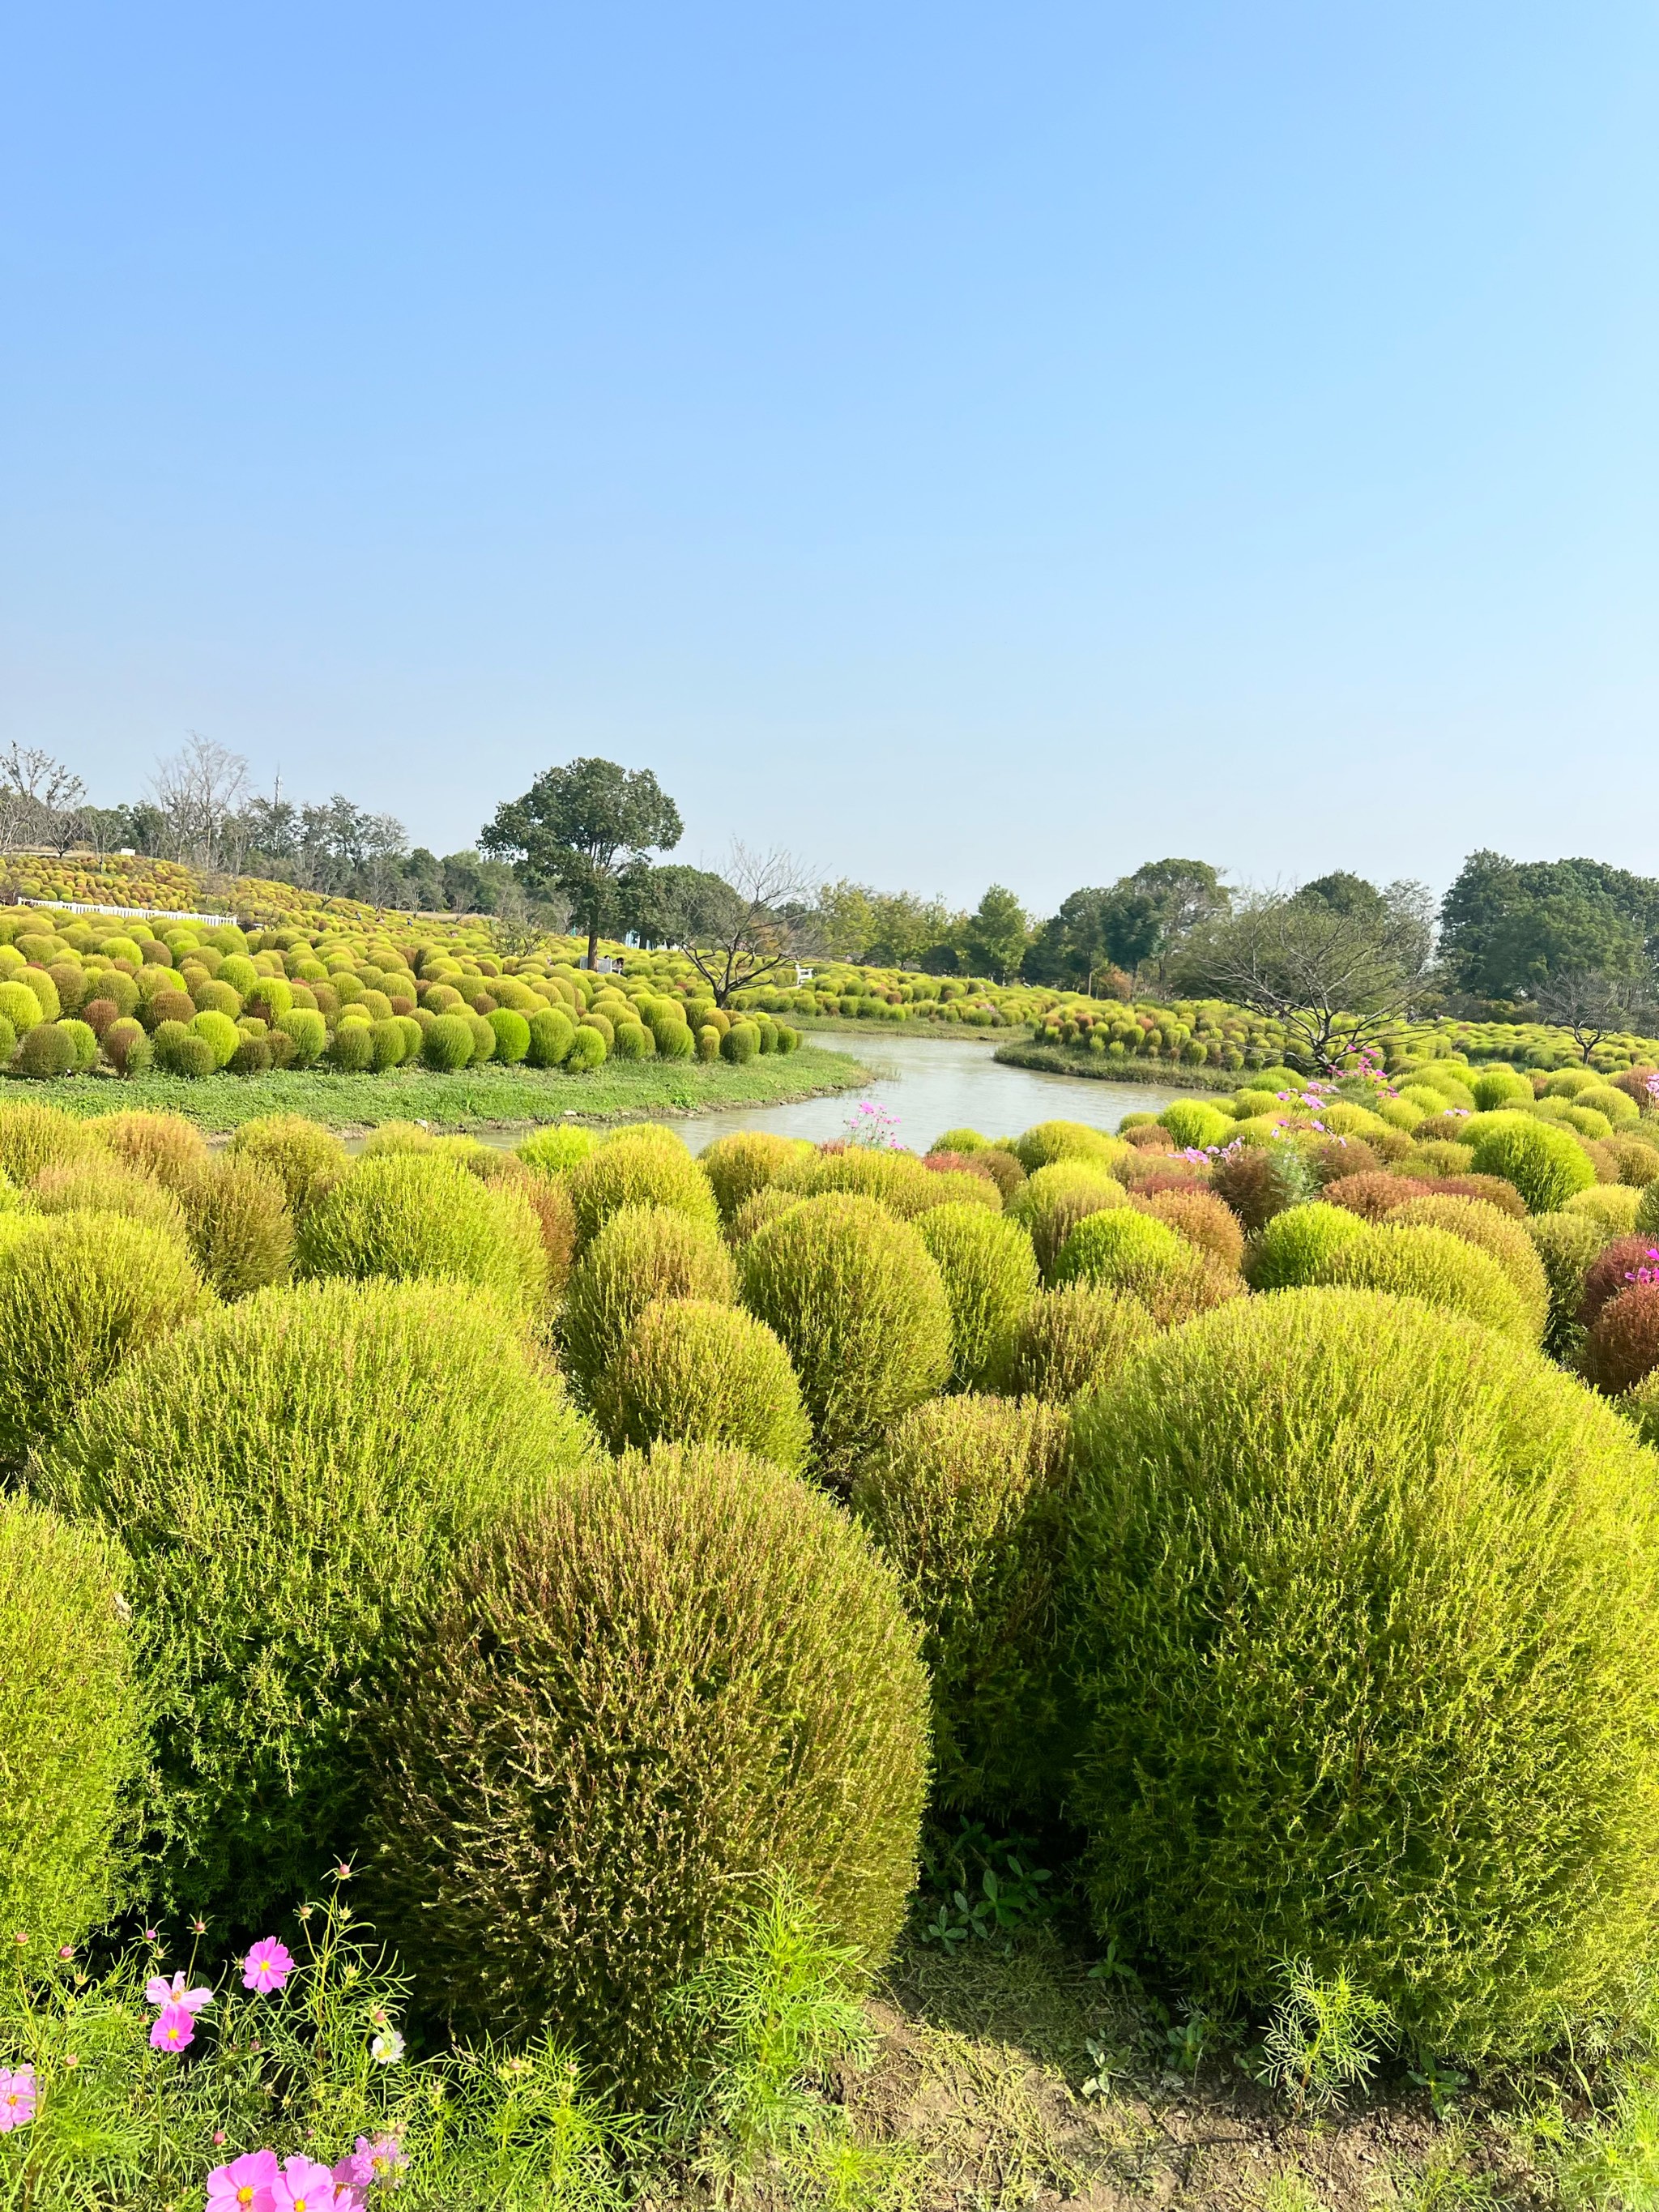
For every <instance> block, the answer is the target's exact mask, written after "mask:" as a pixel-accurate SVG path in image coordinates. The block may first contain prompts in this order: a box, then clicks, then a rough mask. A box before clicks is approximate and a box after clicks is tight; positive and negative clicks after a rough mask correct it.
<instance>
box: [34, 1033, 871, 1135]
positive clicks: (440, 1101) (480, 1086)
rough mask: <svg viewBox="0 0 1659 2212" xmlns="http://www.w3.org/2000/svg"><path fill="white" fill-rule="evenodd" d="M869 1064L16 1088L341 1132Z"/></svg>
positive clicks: (763, 1097)
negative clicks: (281, 1117)
mask: <svg viewBox="0 0 1659 2212" xmlns="http://www.w3.org/2000/svg"><path fill="white" fill-rule="evenodd" d="M868 1075H869V1071H868V1070H867V1069H866V1068H864V1067H861V1066H860V1064H859V1062H858V1061H857V1060H854V1059H851V1058H849V1057H848V1054H845V1053H839V1052H823V1051H821V1050H819V1049H817V1048H816V1047H814V1046H811V1045H803V1046H802V1047H801V1048H800V1050H799V1052H793V1053H790V1054H788V1055H787V1057H782V1056H776V1055H774V1054H767V1055H765V1056H764V1057H763V1058H762V1059H759V1060H750V1063H749V1065H748V1066H746V1067H733V1066H729V1065H728V1064H727V1063H726V1061H725V1060H712V1061H708V1062H705V1061H702V1060H616V1061H611V1060H607V1061H606V1063H605V1066H603V1067H599V1068H596V1069H595V1070H594V1072H593V1073H592V1074H591V1075H565V1074H563V1073H561V1072H560V1070H559V1069H557V1068H535V1067H492V1066H489V1064H488V1063H486V1064H485V1065H484V1066H483V1067H479V1068H464V1069H462V1070H461V1072H460V1073H459V1074H456V1075H435V1074H433V1073H430V1071H429V1070H428V1069H426V1068H419V1067H417V1068H408V1069H405V1068H390V1069H388V1070H387V1071H386V1073H385V1074H383V1075H336V1074H333V1073H331V1072H330V1071H329V1070H327V1069H326V1068H311V1069H308V1070H307V1071H306V1072H305V1073H301V1074H275V1073H273V1074H270V1075H246V1076H239V1075H210V1076H207V1077H204V1079H202V1080H201V1081H200V1082H191V1081H190V1080H189V1079H186V1078H185V1077H183V1076H178V1075H157V1074H153V1073H152V1074H149V1075H140V1076H137V1077H135V1078H134V1079H132V1080H131V1082H125V1083H124V1082H121V1081H120V1080H118V1079H117V1078H116V1077H114V1076H111V1075H75V1076H69V1077H66V1078H64V1079H63V1080H61V1081H59V1082H57V1083H52V1084H26V1083H24V1082H23V1081H22V1080H21V1079H18V1080H17V1081H16V1084H15V1089H14V1090H13V1091H10V1092H8V1093H5V1094H0V1095H3V1096H9V1097H35V1098H39V1099H41V1100H43V1101H50V1103H52V1105H54V1106H61V1107H64V1109H66V1110H67V1111H68V1112H70V1113H71V1114H114V1113H118V1112H120V1111H121V1110H122V1109H124V1108H131V1107H145V1108H148V1109H151V1110H167V1111H171V1112H173V1113H178V1114H184V1115H188V1116H189V1118H190V1119H191V1121H196V1122H198V1123H199V1124H200V1125H201V1127H203V1128H204V1129H208V1130H221V1129H234V1128H235V1127H237V1125H238V1124H239V1123H240V1122H242V1121H253V1120H254V1119H255V1118H256V1117H257V1116H258V1115H262V1114H303V1115H306V1116H307V1118H308V1119H309V1120H311V1121H321V1122H325V1123H326V1124H327V1125H328V1126H329V1127H332V1128H337V1129H349V1128H369V1127H374V1124H375V1123H377V1122H380V1121H428V1122H431V1123H433V1124H435V1125H439V1126H441V1127H444V1128H447V1129H477V1128H487V1127H492V1126H494V1127H499V1126H501V1125H510V1124H512V1123H514V1122H520V1121H562V1120H563V1119H564V1118H565V1117H566V1116H567V1115H568V1116H570V1117H572V1118H573V1119H575V1120H580V1121H626V1120H631V1119H634V1118H635V1117H637V1116H638V1115H641V1114H665V1113H666V1114H682V1113H683V1114H697V1113H711V1112H714V1110H716V1109H719V1108H721V1107H728V1106H756V1105H771V1104H781V1103H783V1101H784V1100H786V1099H790V1098H811V1097H817V1096H819V1095H820V1094H822V1093H823V1092H826V1091H851V1090H854V1089H855V1088H856V1087H857V1086H858V1085H860V1084H861V1083H863V1082H866V1080H867V1079H868Z"/></svg>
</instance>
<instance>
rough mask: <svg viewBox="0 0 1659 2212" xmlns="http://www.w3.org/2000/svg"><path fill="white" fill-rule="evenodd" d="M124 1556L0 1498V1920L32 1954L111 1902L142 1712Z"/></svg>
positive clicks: (47, 1950) (45, 1951) (94, 1537)
mask: <svg viewBox="0 0 1659 2212" xmlns="http://www.w3.org/2000/svg"><path fill="white" fill-rule="evenodd" d="M124 1581H125V1562H124V1561H123V1559H122V1558H121V1549H120V1546H119V1545H118V1543H115V1542H112V1541H110V1540H109V1539H108V1538H107V1537H106V1535H105V1534H104V1533H103V1532H102V1531H101V1530H100V1529H95V1528H74V1527H70V1526H68V1525H66V1524H65V1523H64V1522H62V1521H60V1520H59V1519H58V1517H57V1516H56V1515H55V1514H52V1513H49V1512H46V1511H44V1510H41V1509H40V1507H37V1506H34V1505H31V1504H27V1502H26V1501H25V1500H23V1499H21V1498H5V1499H3V1500H0V1766H3V1771H4V1773H5V1778H6V1786H5V1788H4V1790H0V1920H3V1923H4V1925H5V1926H6V1927H7V1928H8V1929H11V1930H13V1931H15V1932H16V1933H19V1934H22V1935H25V1936H27V1938H28V1946H29V1949H28V1956H29V1958H30V1959H31V1960H35V1959H40V1958H42V1957H44V1958H46V1959H50V1958H51V1956H52V1953H53V1952H54V1951H55V1950H56V1949H57V1948H58V1946H59V1945H60V1944H66V1943H78V1942H80V1941H81V1939H82V1936H85V1935H86V1934H87V1932H88V1929H91V1928H93V1927H94V1926H95V1925H97V1924H98V1923H100V1922H102V1921H104V1920H106V1919H107V1917H109V1915H110V1913H111V1911H112V1910H113V1909H114V1907H115V1906H116V1905H117V1904H118V1902H119V1898H118V1877H119V1875H120V1873H121V1871H122V1868H121V1858H122V1857H123V1856H124V1846H125V1844H126V1843H127V1840H128V1839H127V1838H126V1837H125V1834H124V1833H123V1832H122V1831H123V1830H124V1828H125V1825H126V1822H125V1810H126V1799H127V1796H128V1793H129V1791H130V1790H131V1785H132V1784H133V1783H134V1782H135V1781H136V1780H137V1777H138V1775H139V1774H140V1773H141V1772H142V1771H143V1763H144V1753H145V1743H144V1730H143V1712H142V1709H141V1704H140V1698H139V1693H138V1690H137V1685H136V1682H135V1679H134V1672H133V1662H132V1650H131V1638H130V1637H129V1635H128V1632H127V1629H126V1626H125V1621H124V1620H123V1618H122V1612H123V1608H124V1607H125V1603H126V1600H125V1596H124V1595H123V1588H122V1586H123V1583H124Z"/></svg>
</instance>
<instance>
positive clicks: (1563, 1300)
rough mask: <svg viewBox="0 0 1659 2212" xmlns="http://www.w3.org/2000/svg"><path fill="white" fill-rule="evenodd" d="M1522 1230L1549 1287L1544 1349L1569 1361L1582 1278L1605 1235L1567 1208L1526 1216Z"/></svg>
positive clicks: (1577, 1335)
mask: <svg viewBox="0 0 1659 2212" xmlns="http://www.w3.org/2000/svg"><path fill="white" fill-rule="evenodd" d="M1525 1227H1526V1231H1527V1234H1528V1237H1531V1239H1532V1243H1533V1249H1534V1251H1535V1252H1536V1253H1537V1255H1538V1257H1539V1261H1540V1262H1541V1265H1542V1267H1543V1270H1544V1276H1545V1279H1546V1280H1547V1283H1548V1285H1549V1293H1550V1310H1549V1319H1548V1322H1547V1324H1546V1326H1545V1330H1544V1349H1545V1350H1546V1351H1547V1352H1548V1353H1549V1354H1550V1355H1551V1357H1552V1358H1555V1359H1567V1360H1570V1359H1571V1358H1573V1357H1574V1356H1575V1354H1576V1353H1577V1348H1578V1346H1579V1343H1580V1341H1581V1340H1582V1335H1583V1332H1582V1330H1581V1329H1580V1328H1579V1325H1578V1308H1579V1304H1580V1302H1581V1300H1582V1299H1583V1295H1584V1279H1585V1277H1586V1275H1587V1274H1588V1273H1589V1269H1590V1266H1591V1263H1592V1262H1593V1261H1594V1260H1595V1256H1596V1255H1597V1253H1598V1252H1600V1250H1601V1248H1602V1246H1603V1244H1604V1243H1606V1242H1607V1236H1606V1232H1605V1231H1603V1229H1602V1227H1601V1224H1600V1223H1599V1222H1598V1221H1596V1220H1595V1219H1594V1218H1592V1217H1591V1216H1589V1215H1588V1214H1583V1213H1577V1212H1573V1211H1572V1210H1571V1208H1569V1209H1568V1210H1567V1211H1565V1212H1561V1213H1534V1214H1528V1217H1527V1219H1526V1223H1525Z"/></svg>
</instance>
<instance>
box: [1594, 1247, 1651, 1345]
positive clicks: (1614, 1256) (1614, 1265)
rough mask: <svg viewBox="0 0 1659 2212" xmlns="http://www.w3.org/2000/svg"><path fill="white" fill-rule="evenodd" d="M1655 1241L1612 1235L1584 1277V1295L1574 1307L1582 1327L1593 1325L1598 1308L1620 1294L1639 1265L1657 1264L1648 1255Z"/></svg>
mask: <svg viewBox="0 0 1659 2212" xmlns="http://www.w3.org/2000/svg"><path fill="white" fill-rule="evenodd" d="M1656 1243H1659V1239H1655V1238H1654V1237H1614V1238H1613V1242H1612V1243H1611V1244H1607V1245H1604V1246H1603V1247H1602V1249H1601V1251H1600V1252H1599V1253H1598V1254H1597V1255H1596V1256H1595V1259H1594V1260H1592V1261H1591V1262H1590V1264H1589V1269H1588V1270H1587V1272H1586V1273H1585V1276H1584V1295H1583V1298H1582V1299H1581V1300H1580V1301H1579V1306H1578V1320H1579V1324H1580V1326H1581V1327H1582V1328H1594V1327H1595V1322H1596V1319H1597V1317H1598V1316H1599V1315H1600V1313H1601V1309H1602V1308H1603V1307H1604V1306H1607V1305H1610V1304H1612V1303H1613V1299H1614V1298H1617V1297H1623V1295H1624V1293H1625V1292H1626V1291H1627V1290H1629V1289H1630V1287H1631V1285H1632V1279H1634V1277H1635V1275H1636V1273H1637V1272H1638V1269H1639V1268H1643V1267H1659V1260H1656V1259H1655V1258H1653V1256H1652V1255H1653V1251H1654V1249H1655V1245H1656Z"/></svg>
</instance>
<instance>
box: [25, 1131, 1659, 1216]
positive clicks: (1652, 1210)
mask: <svg viewBox="0 0 1659 2212" xmlns="http://www.w3.org/2000/svg"><path fill="white" fill-rule="evenodd" d="M3 1142H4V1139H3V1137H0V1146H3ZM13 1172H14V1174H15V1172H16V1170H15V1169H14V1170H13ZM1636 1231H1637V1234H1638V1236H1640V1237H1659V1182H1650V1183H1649V1184H1647V1185H1646V1186H1645V1188H1644V1190H1643V1192H1642V1196H1641V1199H1640V1200H1639V1202H1638V1206H1637V1208H1636Z"/></svg>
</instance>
